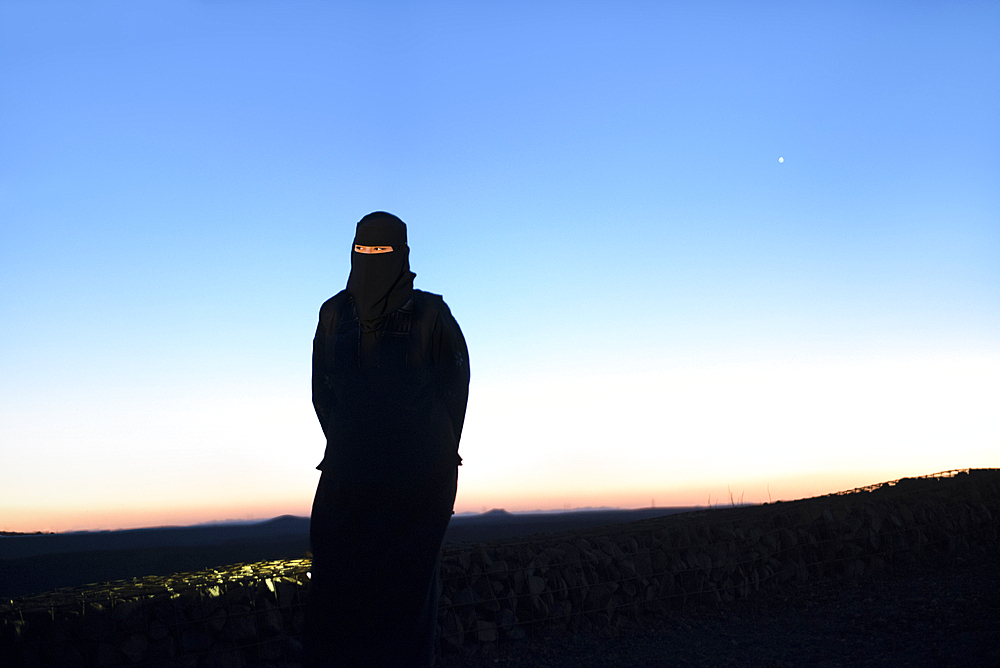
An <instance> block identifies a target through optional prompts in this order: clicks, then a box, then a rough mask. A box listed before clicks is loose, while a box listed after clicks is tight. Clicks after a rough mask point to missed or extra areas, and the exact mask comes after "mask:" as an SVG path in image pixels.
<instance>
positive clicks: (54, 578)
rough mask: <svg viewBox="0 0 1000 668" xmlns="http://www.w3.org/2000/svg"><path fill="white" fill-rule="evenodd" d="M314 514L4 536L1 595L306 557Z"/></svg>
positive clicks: (523, 519)
mask: <svg viewBox="0 0 1000 668" xmlns="http://www.w3.org/2000/svg"><path fill="white" fill-rule="evenodd" d="M687 510H691V509H689V508H640V509H637V510H620V509H601V510H578V511H569V512H554V513H508V512H505V511H502V510H492V511H489V512H486V513H482V514H476V515H456V516H455V517H453V518H452V521H451V524H450V526H449V527H448V533H447V534H446V536H445V542H483V541H489V540H499V539H503V538H513V537H517V536H529V535H532V534H538V533H554V532H559V531H571V530H574V529H585V528H590V527H597V526H602V525H610V524H621V523H624V522H633V521H636V520H643V519H649V518H652V517H662V516H664V515H671V514H675V513H678V512H684V511H687ZM308 549H309V518H308V517H294V516H291V515H286V516H282V517H276V518H274V519H271V520H267V521H264V522H253V523H240V524H219V525H208V526H193V527H160V528H150V529H132V530H124V531H93V532H78V533H65V534H40V535H35V534H32V535H17V536H0V599H3V598H16V597H18V596H26V595H31V594H41V593H44V592H47V591H51V590H53V589H58V588H61V587H79V586H82V585H85V584H92V583H98V582H111V581H115V580H129V579H132V578H138V577H143V576H146V575H170V574H173V573H187V572H192V571H201V570H204V569H206V568H218V567H220V566H228V565H230V564H241V563H256V562H261V561H278V560H283V559H301V558H302V557H304V556H305V554H306V551H307V550H308Z"/></svg>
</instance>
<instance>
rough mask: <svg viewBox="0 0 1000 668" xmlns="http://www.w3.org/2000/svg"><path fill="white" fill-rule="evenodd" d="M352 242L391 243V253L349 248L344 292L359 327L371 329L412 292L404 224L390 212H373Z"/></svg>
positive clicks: (369, 330)
mask: <svg viewBox="0 0 1000 668" xmlns="http://www.w3.org/2000/svg"><path fill="white" fill-rule="evenodd" d="M354 245H360V246H392V252H391V253H371V254H368V253H356V252H354V246H352V247H351V275H350V277H349V278H348V279H347V293H348V294H349V295H350V296H351V297H352V298H353V299H354V307H355V308H356V309H357V311H358V320H359V321H360V322H361V330H362V331H364V332H374V331H376V330H377V329H378V328H379V326H380V325H381V324H382V321H384V320H385V318H386V316H388V315H389V314H390V313H393V312H395V311H396V310H398V309H399V307H401V306H402V305H403V304H405V303H406V302H407V301H409V299H410V297H411V295H412V293H413V279H414V278H415V277H416V274H414V273H413V272H412V271H410V247H409V246H407V245H406V224H405V223H404V222H403V221H401V220H400V219H399V218H397V217H396V216H394V215H392V214H391V213H386V212H384V211H376V212H374V213H370V214H368V215H367V216H365V217H364V218H362V219H361V221H360V222H358V229H357V232H356V233H355V235H354Z"/></svg>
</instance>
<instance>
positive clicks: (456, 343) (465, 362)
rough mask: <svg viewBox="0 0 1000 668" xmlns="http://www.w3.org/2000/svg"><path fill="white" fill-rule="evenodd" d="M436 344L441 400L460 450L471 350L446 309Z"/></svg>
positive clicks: (436, 327)
mask: <svg viewBox="0 0 1000 668" xmlns="http://www.w3.org/2000/svg"><path fill="white" fill-rule="evenodd" d="M433 342H434V362H435V363H436V365H437V368H438V384H439V388H440V393H441V398H442V400H443V401H444V404H445V407H446V409H447V411H448V416H449V417H450V418H451V425H452V429H453V430H454V434H455V447H458V444H459V441H460V440H461V438H462V426H463V425H464V423H465V408H466V406H467V404H468V402H469V349H468V348H467V347H466V345H465V337H464V336H463V335H462V330H461V328H460V327H459V326H458V323H457V322H456V321H455V319H454V318H453V317H452V315H451V312H450V311H449V310H448V307H447V306H445V307H444V308H443V309H442V310H441V313H440V314H439V316H438V318H437V321H436V322H435V323H434V332H433ZM459 459H461V458H459Z"/></svg>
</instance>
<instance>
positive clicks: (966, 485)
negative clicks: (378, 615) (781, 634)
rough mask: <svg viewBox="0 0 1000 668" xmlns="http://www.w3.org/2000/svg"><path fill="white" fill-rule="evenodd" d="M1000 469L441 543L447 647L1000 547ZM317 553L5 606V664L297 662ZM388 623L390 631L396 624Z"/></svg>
mask: <svg viewBox="0 0 1000 668" xmlns="http://www.w3.org/2000/svg"><path fill="white" fill-rule="evenodd" d="M998 530H1000V470H997V469H975V470H964V471H958V472H955V471H952V472H946V473H944V474H936V475H935V476H930V477H925V478H917V479H903V480H900V481H895V482H893V483H885V484H882V485H874V486H871V487H867V488H863V489H858V490H851V491H850V492H845V493H842V494H836V495H829V496H824V497H817V498H814V499H804V500H801V501H795V502H790V503H775V504H767V505H763V506H751V507H736V508H716V509H711V510H706V511H699V512H694V513H685V514H682V515H671V516H668V517H663V518H658V519H652V520H645V521H640V522H633V523H630V524H624V525H617V526H610V527H603V528H600V529H592V530H587V531H578V532H567V533H561V534H551V535H539V536H534V537H530V538H527V539H521V540H504V541H497V542H492V543H486V544H476V545H449V546H446V547H445V549H444V550H443V551H442V559H441V571H442V583H443V588H442V595H441V604H440V608H439V623H440V629H439V643H440V645H439V647H440V651H442V652H454V651H460V652H465V653H470V652H476V651H478V650H479V649H480V648H482V647H483V646H485V645H491V644H495V643H500V642H509V641H517V640H518V639H520V638H523V637H525V636H526V635H527V634H529V633H533V632H536V631H538V630H540V629H551V628H560V629H569V630H577V629H587V628H593V627H599V626H608V625H615V624H618V623H620V622H621V621H622V620H624V619H630V618H631V619H635V618H638V617H640V616H642V615H651V614H652V615H655V614H660V613H662V612H664V611H665V610H667V609H671V608H682V607H683V606H685V605H689V604H691V603H692V602H705V603H718V604H724V603H725V602H727V601H732V600H734V599H737V598H745V597H748V596H753V595H754V594H755V593H756V592H758V591H760V590H763V589H767V588H771V587H774V586H777V585H779V584H781V583H783V582H787V581H789V580H793V579H797V580H809V579H814V578H836V577H844V576H852V575H859V574H862V573H864V572H866V571H869V570H878V569H882V568H886V567H891V566H893V565H894V564H898V563H901V562H906V561H915V560H926V559H935V558H954V557H955V556H956V555H959V554H962V553H967V552H973V553H986V552H987V551H989V552H991V553H994V554H995V553H997V552H998V550H1000V540H998ZM308 568H309V562H308V561H305V560H301V561H287V562H269V563H262V564H250V565H241V566H234V567H231V568H229V569H223V570H219V571H205V572H201V573H195V574H183V575H177V576H172V577H169V578H145V579H143V580H137V581H133V582H128V583H112V584H109V585H104V586H100V587H90V588H82V589H76V590H60V591H56V592H52V593H50V594H48V595H45V596H40V597H31V598H24V599H17V600H13V601H7V602H0V665H2V666H5V667H6V666H11V667H20V666H24V667H34V666H138V665H144V666H154V665H155V666H188V667H191V668H196V667H197V668H216V667H218V668H230V667H232V668H242V667H244V666H295V665H296V664H297V663H298V662H299V661H301V658H302V647H301V644H300V641H299V638H300V637H301V633H302V623H303V603H304V600H305V596H306V593H307V590H308V582H309V579H308ZM392 632H393V631H392V629H386V633H392Z"/></svg>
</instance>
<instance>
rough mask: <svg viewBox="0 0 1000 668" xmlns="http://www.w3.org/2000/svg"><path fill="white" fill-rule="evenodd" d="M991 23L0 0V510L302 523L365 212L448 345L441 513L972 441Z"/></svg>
mask: <svg viewBox="0 0 1000 668" xmlns="http://www.w3.org/2000/svg"><path fill="white" fill-rule="evenodd" d="M998 28H1000V9H998V8H997V6H996V5H995V4H993V3H986V2H983V3H950V4H947V5H944V4H941V3H908V4H902V3H856V4H851V3H810V4H809V5H808V6H803V5H801V3H779V2H764V3H757V5H756V6H747V5H746V4H745V3H725V2H717V3H712V2H708V3H694V2H692V3H654V2H631V3H629V2H624V3H617V2H616V3H610V2H607V3H602V2H590V3H568V2H541V3H537V2H531V3H529V2H524V3H513V2H505V3H474V4H470V3H396V2H382V3H379V2H373V3H339V2H318V1H316V2H282V3H278V2H249V1H248V2H165V1H164V2H144V3H131V2H123V1H119V2H58V1H46V0H41V1H38V2H26V1H15V0H3V1H0V82H2V85H0V288H2V289H0V360H2V362H0V364H2V374H0V443H2V448H3V454H4V460H5V466H4V467H3V470H2V471H0V489H4V490H5V491H4V492H3V493H2V494H0V529H8V528H9V529H17V530H35V529H43V530H44V529H50V528H51V529H68V528H115V527H119V526H141V525H149V524H159V523H181V522H187V521H188V520H191V521H195V520H197V521H201V520H210V519H224V518H228V517H246V516H257V517H266V516H271V515H274V514H280V513H282V512H294V513H298V514H305V513H307V512H308V504H309V502H310V500H311V495H312V492H313V490H314V487H315V482H316V479H317V476H318V473H317V472H316V471H315V470H313V467H314V466H315V464H316V462H318V461H319V459H320V457H321V455H322V449H323V443H322V439H321V432H320V430H319V428H318V425H317V424H316V421H315V417H314V416H313V415H312V408H311V405H310V401H309V354H310V345H311V339H312V334H313V330H314V328H315V322H316V314H317V311H318V308H319V305H320V304H321V303H322V302H323V301H324V300H325V299H326V298H327V297H329V296H330V295H332V294H334V293H335V292H337V291H338V290H340V289H341V288H342V287H343V286H344V285H345V283H346V279H347V275H348V272H349V269H350V264H349V262H350V256H349V252H350V243H351V240H352V238H353V228H354V224H355V223H356V221H357V220H358V219H359V218H360V217H361V216H363V215H364V214H365V213H368V212H370V211H373V210H387V211H391V212H393V213H395V214H397V215H399V216H400V217H401V218H402V219H403V220H404V221H406V222H407V223H408V226H409V237H410V246H411V266H412V268H413V269H414V271H415V272H416V273H417V279H416V286H417V287H419V288H422V289H425V290H429V291H432V292H437V293H440V294H442V295H444V297H445V299H446V301H447V302H448V303H449V305H450V306H451V308H452V311H453V313H454V314H455V315H456V317H457V318H458V320H459V322H460V324H461V325H462V328H463V330H464V332H465V334H466V338H467V340H468V343H469V348H470V357H471V363H472V372H473V385H472V392H471V398H470V404H469V415H468V423H467V430H466V433H465V435H464V437H463V443H462V452H463V455H464V456H465V458H466V466H465V467H463V470H462V474H461V477H462V481H461V484H460V493H459V499H458V503H457V509H458V510H480V509H482V508H483V507H507V508H508V509H527V508H543V507H552V508H557V507H565V506H566V505H572V506H582V505H620V506H635V505H643V504H648V503H649V502H650V501H651V500H653V499H654V498H655V499H656V502H657V504H658V505H667V504H681V503H703V502H705V501H706V500H707V499H708V498H713V500H714V499H716V498H718V497H719V496H720V495H724V494H726V488H727V486H728V487H730V488H731V489H734V490H735V491H737V496H739V492H740V490H742V491H743V492H744V493H745V494H746V498H747V500H766V493H765V489H769V490H770V491H771V493H775V492H776V490H777V496H778V498H780V497H782V495H783V496H784V498H794V497H797V496H802V495H810V494H819V493H825V492H828V491H833V490H835V489H840V488H846V487H853V486H855V485H863V484H868V483H871V482H877V481H879V480H883V479H891V478H896V477H900V476H902V475H913V474H921V473H932V472H934V471H937V470H943V469H948V468H957V467H966V466H998V465H1000V461H998V455H997V453H998V452H1000V424H998V421H997V420H996V417H995V406H996V405H998V403H1000V402H998V400H1000V388H998V384H997V381H996V378H997V377H998V375H997V371H1000V188H998V187H997V184H998V183H1000V124H998V123H997V121H996V119H997V118H1000V46H998V44H997V40H996V39H995V37H996V35H997V32H998ZM779 157H781V158H783V160H784V161H783V162H780V163H779V161H778V158H779ZM991 407H993V408H991Z"/></svg>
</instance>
